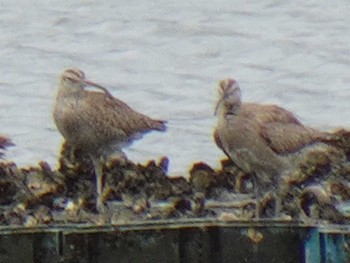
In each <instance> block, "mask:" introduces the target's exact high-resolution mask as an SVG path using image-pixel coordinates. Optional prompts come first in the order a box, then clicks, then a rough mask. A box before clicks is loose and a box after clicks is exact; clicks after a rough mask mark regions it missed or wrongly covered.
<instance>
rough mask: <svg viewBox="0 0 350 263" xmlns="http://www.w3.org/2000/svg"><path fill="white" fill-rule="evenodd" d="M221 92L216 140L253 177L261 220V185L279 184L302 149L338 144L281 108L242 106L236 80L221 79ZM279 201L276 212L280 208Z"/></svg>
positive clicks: (252, 104) (327, 134) (328, 134)
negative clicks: (318, 145)
mask: <svg viewBox="0 0 350 263" xmlns="http://www.w3.org/2000/svg"><path fill="white" fill-rule="evenodd" d="M218 89H219V100H218V102H217V105H216V110H215V113H216V115H218V124H217V127H216V129H215V132H214V139H215V142H216V144H217V145H218V147H219V148H221V149H222V150H223V151H224V153H225V154H226V155H227V156H228V157H229V158H230V159H231V160H232V161H233V162H234V163H235V164H236V165H237V166H239V167H240V168H241V169H242V170H244V171H245V172H247V173H251V174H252V175H253V187H254V191H255V195H256V198H257V206H256V216H257V217H259V197H260V191H259V188H260V186H261V185H263V184H265V185H273V184H275V185H276V184H277V183H278V181H279V180H280V179H281V177H282V176H283V175H284V173H286V172H288V171H289V172H290V171H291V170H292V169H293V167H294V166H295V163H294V161H295V160H296V158H295V156H297V154H298V153H299V152H301V151H303V149H306V148H307V147H309V146H311V145H316V144H319V143H321V144H323V143H326V144H327V143H330V144H332V143H334V144H336V143H335V142H332V139H331V138H335V139H334V140H338V139H336V136H333V135H332V134H330V133H327V132H322V131H318V130H316V129H313V128H310V127H306V126H304V125H303V124H302V123H301V122H300V121H299V120H298V119H297V118H296V117H295V116H294V115H293V114H292V113H291V112H289V111H288V110H286V109H284V108H281V107H279V106H276V105H261V104H257V103H242V101H241V90H240V87H239V85H238V83H237V82H236V81H235V80H233V79H225V80H221V81H220V82H219V87H218ZM338 141H339V140H338ZM305 151H306V150H305ZM277 199H278V198H277V197H276V210H278V209H279V207H278V206H279V205H280V204H279V203H278V201H279V200H277ZM276 213H278V211H276Z"/></svg>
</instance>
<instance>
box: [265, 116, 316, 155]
mask: <svg viewBox="0 0 350 263" xmlns="http://www.w3.org/2000/svg"><path fill="white" fill-rule="evenodd" d="M259 131H260V135H261V137H262V138H264V139H265V141H266V143H267V145H268V146H269V147H270V148H271V149H272V150H273V151H274V152H276V153H277V154H288V153H293V152H296V151H298V150H300V149H302V148H303V147H304V146H306V145H309V144H312V143H315V142H317V141H318V140H319V139H320V137H322V132H320V131H317V130H315V129H312V128H309V127H305V126H303V125H301V124H297V123H285V122H278V121H273V122H268V123H265V124H263V125H262V126H261V129H259Z"/></svg>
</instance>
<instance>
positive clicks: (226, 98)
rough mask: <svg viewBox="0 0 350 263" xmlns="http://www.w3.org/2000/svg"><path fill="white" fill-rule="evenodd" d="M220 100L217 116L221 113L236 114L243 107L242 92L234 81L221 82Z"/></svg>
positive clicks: (216, 110)
mask: <svg viewBox="0 0 350 263" xmlns="http://www.w3.org/2000/svg"><path fill="white" fill-rule="evenodd" d="M218 90H219V100H218V102H217V104H216V108H215V115H216V114H218V113H219V112H223V113H225V114H235V110H237V109H238V108H239V106H240V105H241V97H242V92H241V89H240V87H239V85H238V83H237V81H235V80H234V79H223V80H220V81H219V87H218Z"/></svg>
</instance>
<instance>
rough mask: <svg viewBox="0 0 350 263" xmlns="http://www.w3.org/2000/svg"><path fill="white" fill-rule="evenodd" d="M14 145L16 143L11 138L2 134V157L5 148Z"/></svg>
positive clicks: (0, 153)
mask: <svg viewBox="0 0 350 263" xmlns="http://www.w3.org/2000/svg"><path fill="white" fill-rule="evenodd" d="M13 145H14V144H13V143H12V141H11V140H10V139H9V138H7V137H5V136H2V135H0V158H2V156H3V155H4V152H3V151H2V150H5V149H6V148H7V147H9V146H13Z"/></svg>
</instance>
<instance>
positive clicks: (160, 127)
mask: <svg viewBox="0 0 350 263" xmlns="http://www.w3.org/2000/svg"><path fill="white" fill-rule="evenodd" d="M165 124H166V121H162V120H153V122H152V125H151V127H152V129H153V130H156V131H162V132H163V131H166V129H167V127H166V125H165Z"/></svg>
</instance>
